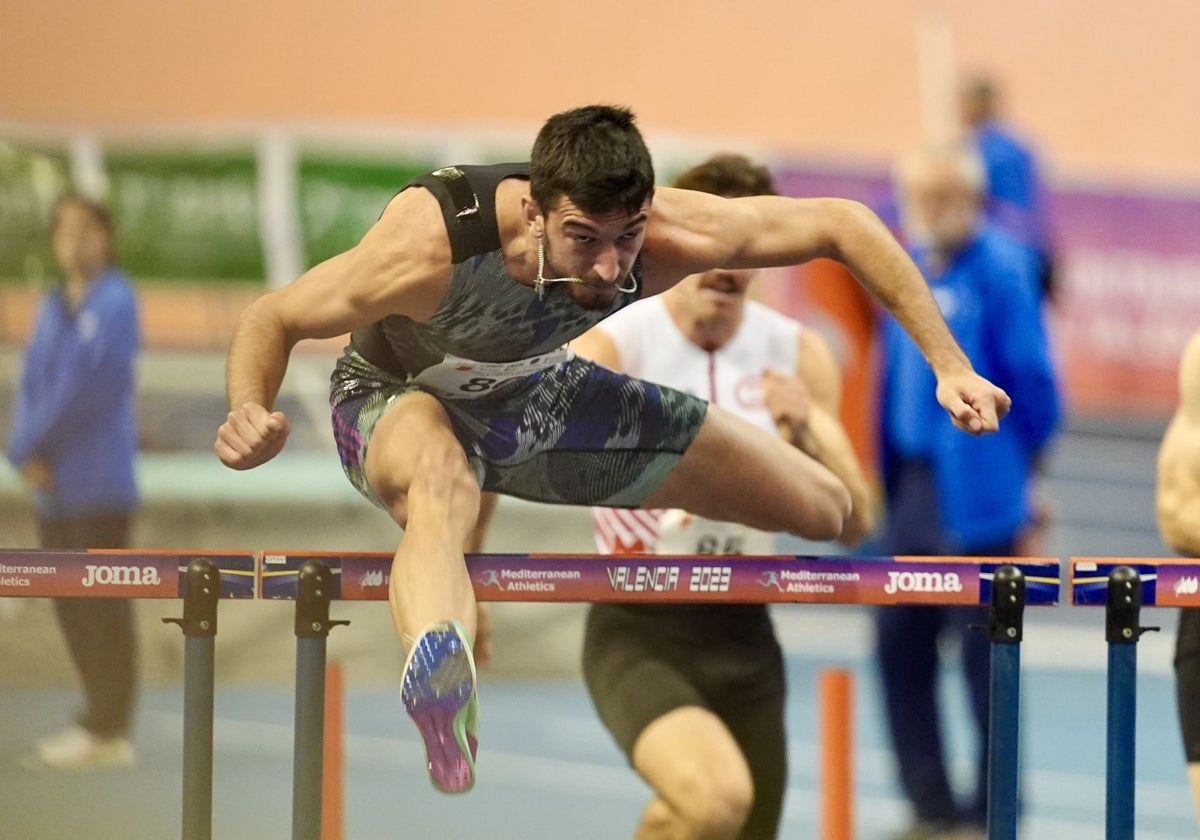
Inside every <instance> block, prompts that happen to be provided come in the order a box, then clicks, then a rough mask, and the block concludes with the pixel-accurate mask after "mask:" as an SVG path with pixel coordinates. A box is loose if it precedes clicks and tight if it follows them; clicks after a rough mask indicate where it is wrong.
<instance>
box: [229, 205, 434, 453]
mask: <svg viewBox="0 0 1200 840" xmlns="http://www.w3.org/2000/svg"><path fill="white" fill-rule="evenodd" d="M449 271H450V244H449V240H448V239H447V237H446V232H445V228H444V226H443V224H442V221H441V213H440V211H439V210H438V206H437V200H436V199H435V198H434V197H433V196H432V195H430V194H429V193H428V192H427V191H425V190H421V189H410V190H405V191H403V192H401V193H400V194H399V195H397V196H396V197H395V198H394V199H392V201H391V203H390V204H389V205H388V207H387V209H386V210H385V211H384V213H383V215H382V216H381V217H380V219H379V221H378V222H376V224H375V225H374V226H373V227H372V228H371V230H369V231H368V232H367V234H366V236H364V237H363V239H362V241H361V242H360V243H359V244H358V245H356V246H355V247H354V248H352V249H350V250H349V251H346V252H345V253H342V254H339V255H338V256H335V257H332V258H331V259H328V260H326V261H325V262H323V263H321V264H319V265H316V266H314V267H313V268H311V269H310V270H308V271H307V272H305V273H304V274H303V275H301V276H300V278H299V279H297V280H296V281H295V282H294V283H292V284H290V285H288V286H286V287H284V288H282V289H277V290H275V291H273V292H270V293H268V294H265V295H263V296H262V297H260V298H258V299H257V300H256V301H254V302H253V303H252V304H250V306H248V307H247V308H246V310H245V311H244V312H243V313H242V316H241V318H240V319H239V320H238V324H237V326H236V328H235V329H234V333H233V339H232V340H231V342H230V345H229V354H228V357H227V360H226V368H225V390H226V397H227V399H228V401H229V408H230V412H229V415H228V416H227V418H226V422H225V423H224V424H223V425H222V426H221V428H220V430H219V431H218V435H217V443H216V445H215V447H214V448H215V449H216V452H217V454H218V455H219V456H220V458H221V460H222V461H223V462H224V463H225V464H226V465H227V466H230V467H233V468H235V469H249V468H251V467H256V466H258V465H259V464H262V463H264V462H266V461H268V460H270V459H271V458H273V457H274V456H275V455H276V454H278V452H279V450H280V449H281V448H282V447H283V443H284V440H285V439H286V437H287V433H288V424H287V418H286V417H284V416H283V414H282V413H280V412H272V411H271V408H272V406H273V405H274V402H275V398H276V396H278V393H279V388H280V386H281V385H282V383H283V377H284V374H285V372H286V370H287V361H288V356H289V355H290V353H291V350H292V348H293V347H294V346H295V345H296V342H298V341H300V340H302V339H306V338H331V337H333V336H337V335H342V334H344V333H347V332H349V331H351V330H353V329H355V328H356V327H360V326H363V325H366V324H370V323H373V322H374V321H377V320H379V319H380V318H383V317H385V316H387V315H392V314H397V315H408V316H409V317H412V318H415V319H418V320H423V319H425V318H427V317H429V315H431V314H432V313H433V312H434V310H435V309H436V308H437V305H438V303H439V302H440V300H441V298H442V296H443V295H444V294H445V289H446V285H447V283H448V281H449Z"/></svg>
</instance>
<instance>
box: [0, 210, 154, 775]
mask: <svg viewBox="0 0 1200 840" xmlns="http://www.w3.org/2000/svg"><path fill="white" fill-rule="evenodd" d="M52 234H53V244H54V256H55V260H56V261H57V263H58V266H59V268H60V269H61V272H62V274H61V277H60V282H58V283H57V284H56V285H55V286H54V287H53V288H51V289H50V290H49V291H48V292H47V294H46V295H45V297H44V299H43V301H42V303H41V307H40V309H39V312H38V316H37V323H36V326H35V327H34V331H33V336H32V338H31V340H30V342H29V345H28V347H27V350H26V354H25V360H24V368H23V371H22V374H21V379H20V384H19V386H18V390H17V394H16V406H15V416H14V422H13V430H12V437H11V440H10V441H9V443H8V451H7V456H8V460H9V461H11V462H12V464H13V466H15V467H16V468H17V470H18V471H19V472H20V474H21V475H22V477H23V478H24V479H25V480H26V482H27V483H28V485H29V486H30V488H31V490H32V493H33V499H34V508H35V511H36V516H37V526H38V537H39V542H40V544H41V547H42V548H45V549H82V548H124V547H126V546H127V545H128V541H129V532H130V525H131V519H132V515H133V513H134V512H135V510H136V509H137V507H138V504H139V497H138V489H137V485H136V482H135V478H134V459H135V456H136V452H137V424H136V417H135V405H134V388H135V382H134V379H135V370H134V369H135V363H136V358H137V355H138V352H139V347H140V343H141V340H140V331H139V324H138V310H137V302H136V299H135V297H134V292H133V288H132V286H131V284H130V281H129V278H127V277H126V276H125V275H124V274H123V273H122V272H121V271H120V270H118V269H117V268H115V267H114V266H113V248H112V240H113V230H112V223H111V221H110V218H109V215H108V213H107V212H106V211H105V210H104V208H103V207H101V206H100V205H99V204H97V203H95V202H93V201H91V200H89V199H86V198H84V197H81V196H69V197H67V198H64V199H63V200H62V201H60V202H59V204H58V205H57V206H56V208H55V211H54V217H53V229H52ZM55 609H56V612H57V615H58V620H59V624H60V626H61V627H62V630H63V634H64V636H65V638H66V643H67V648H68V650H69V651H70V653H71V658H72V660H73V662H74V665H75V668H76V670H77V671H78V673H79V677H80V681H81V683H82V686H83V691H84V696H85V701H86V702H85V706H84V710H83V713H82V714H81V715H80V717H79V719H78V722H77V724H76V725H74V726H71V727H69V728H67V729H65V730H64V731H62V732H60V733H59V734H57V735H54V736H52V737H50V738H47V739H46V740H43V741H41V742H39V743H38V744H37V747H36V749H35V750H34V752H33V753H32V754H31V755H30V756H29V757H28V758H27V763H28V764H33V765H37V766H42V767H52V768H59V769H72V770H76V769H88V768H94V767H110V766H125V765H129V764H132V762H133V748H132V745H131V742H130V739H129V733H130V727H131V723H132V716H133V707H134V702H135V695H136V682H137V673H136V671H137V667H136V656H137V651H136V636H135V631H134V623H133V608H132V605H131V604H130V602H129V601H128V600H125V599H120V598H74V599H67V598H61V599H58V600H56V601H55Z"/></svg>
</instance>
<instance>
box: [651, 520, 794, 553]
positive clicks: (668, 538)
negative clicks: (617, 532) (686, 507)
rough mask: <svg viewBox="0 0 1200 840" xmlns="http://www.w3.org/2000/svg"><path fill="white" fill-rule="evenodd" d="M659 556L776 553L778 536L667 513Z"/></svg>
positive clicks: (659, 536)
mask: <svg viewBox="0 0 1200 840" xmlns="http://www.w3.org/2000/svg"><path fill="white" fill-rule="evenodd" d="M659 528H660V530H659V535H658V544H657V545H656V546H655V553H657V554H743V555H762V554H774V553H775V536H774V535H773V534H768V533H766V532H765V531H758V530H755V529H754V528H749V527H747V526H745V525H739V524H738V523H736V522H718V521H716V520H714V519H705V518H704V517H702V516H695V515H693V514H690V513H688V512H687V511H683V510H668V511H664V512H663V514H662V517H661V518H660V519H659Z"/></svg>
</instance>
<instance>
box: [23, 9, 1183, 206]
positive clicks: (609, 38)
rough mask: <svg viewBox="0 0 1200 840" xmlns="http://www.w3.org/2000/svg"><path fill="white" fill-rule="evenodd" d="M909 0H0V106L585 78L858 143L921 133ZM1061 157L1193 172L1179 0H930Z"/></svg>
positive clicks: (517, 98) (531, 109)
mask: <svg viewBox="0 0 1200 840" xmlns="http://www.w3.org/2000/svg"><path fill="white" fill-rule="evenodd" d="M929 5H930V3H929V2H925V3H922V2H919V0H861V1H860V2H856V0H845V2H837V3H834V2H828V0H822V2H814V0H744V2H740V3H734V2H729V0H690V2H665V0H591V2H579V0H560V2H557V3H547V4H540V3H511V2H507V3H484V2H479V0H433V2H419V3H418V2H412V0H409V2H403V0H401V1H400V2H383V0H358V2H353V1H352V0H351V1H350V2H336V3H335V2H330V1H329V0H259V1H258V2H256V0H246V2H237V3H234V2H229V0H210V1H209V2H197V0H169V2H161V0H153V2H152V0H106V1H105V2H103V3H82V2H79V0H3V5H2V7H0V41H2V42H3V43H2V47H3V48H2V49H0V79H3V80H4V81H3V85H0V119H3V120H8V121H13V122H18V123H32V124H35V125H41V124H48V125H68V126H71V127H78V126H84V127H87V126H101V127H112V126H121V125H124V126H128V125H144V124H154V125H158V124H181V123H182V124H186V123H194V122H206V123H223V122H230V121H244V120H253V121H288V122H292V121H296V122H309V121H314V122H320V123H326V122H355V123H380V122H385V123H389V124H391V123H395V124H404V123H410V122H420V123H431V122H433V123H438V122H445V121H450V122H454V123H465V124H470V123H479V122H481V121H482V122H485V123H487V124H500V125H503V126H509V127H513V128H517V129H521V130H525V129H529V130H530V131H531V132H532V130H533V129H534V128H536V125H537V124H538V123H539V122H540V120H541V119H543V118H544V117H545V116H547V115H548V114H549V113H552V112H554V111H556V110H560V109H562V108H565V107H570V106H572V105H576V104H581V103H584V102H587V101H609V102H619V103H624V104H628V105H631V106H633V107H634V108H635V110H637V111H638V112H639V114H640V116H641V121H642V124H643V126H644V128H646V129H647V131H649V132H673V133H681V134H685V135H699V136H703V137H706V138H713V137H716V138H720V139H722V140H723V139H726V138H728V139H729V141H730V142H731V143H733V142H736V141H737V140H738V139H742V138H748V139H751V140H753V141H754V142H755V144H756V145H757V146H758V147H760V148H771V149H776V150H779V151H781V152H788V153H799V154H805V155H819V156H826V157H831V158H836V159H854V158H867V159H870V160H871V161H872V162H879V161H882V160H886V159H887V158H889V157H890V156H891V155H892V154H893V153H894V152H895V151H897V150H898V149H900V148H902V147H904V146H906V145H908V144H911V143H912V142H914V141H916V140H917V139H918V138H919V136H920V132H921V122H920V108H919V101H918V93H917V91H918V70H917V66H918V65H917V60H916V56H915V47H914V43H915V38H914V34H913V21H914V19H915V16H916V15H917V13H918V12H919V11H920V10H921V9H922V8H924V7H927V6H929ZM940 8H941V9H943V10H944V11H945V13H946V16H947V18H948V20H949V22H950V24H951V29H952V31H953V34H954V43H955V49H956V53H957V58H958V59H959V62H960V64H963V65H967V66H978V65H985V66H988V67H990V68H993V69H994V70H995V71H997V72H998V73H999V74H1000V75H1001V76H1002V77H1003V78H1004V79H1006V80H1007V83H1008V85H1009V88H1010V91H1011V96H1010V103H1009V104H1010V108H1009V110H1010V112H1011V113H1012V115H1013V117H1014V118H1015V119H1016V121H1017V122H1019V123H1020V124H1021V125H1023V126H1024V127H1025V128H1026V129H1027V130H1028V131H1029V133H1030V134H1032V135H1034V136H1035V137H1036V138H1037V139H1038V140H1039V141H1040V143H1041V146H1042V147H1043V150H1044V151H1045V152H1046V153H1047V154H1048V157H1049V159H1050V160H1051V161H1052V162H1053V166H1054V171H1055V173H1056V174H1057V175H1058V176H1060V177H1063V176H1067V177H1086V178H1093V179H1096V178H1098V179H1102V180H1122V181H1137V182H1142V183H1145V182H1155V183H1167V184H1178V183H1181V182H1182V183H1185V184H1187V185H1188V186H1189V187H1191V188H1197V187H1200V141H1198V140H1197V138H1200V107H1198V106H1200V48H1198V47H1197V45H1200V3H1196V2H1194V0H1142V2H1130V1H1129V0H1103V2H1099V3H1098V2H1095V0H1014V2H1011V3H986V2H979V0H945V2H943V3H942V4H940Z"/></svg>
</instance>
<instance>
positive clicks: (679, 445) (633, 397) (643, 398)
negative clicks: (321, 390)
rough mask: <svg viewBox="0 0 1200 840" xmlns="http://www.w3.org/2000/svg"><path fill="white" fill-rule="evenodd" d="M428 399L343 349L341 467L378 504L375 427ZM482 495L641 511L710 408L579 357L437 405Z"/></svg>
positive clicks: (336, 411) (337, 385)
mask: <svg viewBox="0 0 1200 840" xmlns="http://www.w3.org/2000/svg"><path fill="white" fill-rule="evenodd" d="M409 391H425V392H426V393H428V391H427V390H426V389H425V388H424V387H423V386H421V385H420V384H418V383H415V382H413V381H412V380H410V379H404V378H399V377H396V376H393V375H392V374H389V373H388V372H386V371H384V370H383V369H381V368H378V367H376V366H374V365H372V364H370V363H369V362H367V361H366V360H365V359H364V358H363V357H362V356H360V355H359V354H358V353H356V352H355V351H354V350H352V349H350V348H347V350H346V352H345V353H344V354H343V355H342V357H341V358H340V359H339V360H338V363H337V365H336V367H335V368H334V371H333V376H332V377H331V383H330V406H331V408H332V414H333V430H334V437H335V439H336V441H337V448H338V454H339V455H340V456H341V460H342V467H343V469H344V470H345V471H346V475H347V477H348V478H349V479H350V482H351V483H352V484H353V485H354V486H355V487H356V488H357V489H358V491H359V492H360V493H362V494H363V495H364V496H366V497H367V498H368V499H370V500H371V501H372V502H374V503H375V504H377V505H380V504H381V503H380V501H379V499H378V498H377V497H376V495H375V493H374V491H373V490H372V489H371V487H370V484H369V483H368V482H367V478H366V472H365V468H364V464H365V456H366V451H367V446H368V445H369V444H370V440H371V433H372V431H373V430H374V428H375V423H376V422H377V421H378V420H379V418H380V417H381V416H383V413H384V412H385V411H387V409H388V408H389V407H390V406H391V405H392V404H393V403H394V402H395V401H396V400H397V399H399V398H400V397H401V396H403V395H404V394H405V393H408V392H409ZM438 399H439V402H440V403H441V405H442V407H443V408H444V409H445V410H446V413H447V415H448V416H449V417H450V422H451V424H452V426H453V428H454V433H455V435H456V436H457V438H458V440H459V442H460V443H461V444H462V446H463V449H464V451H465V452H466V455H467V460H468V462H469V463H470V465H471V468H472V469H473V470H474V471H475V475H476V478H477V479H478V480H479V483H480V486H481V487H482V488H483V489H484V490H489V491H495V492H498V493H503V494H505V495H509V496H518V497H520V498H523V499H530V500H532V501H538V502H549V503H557V504H572V505H604V506H607V507H639V506H640V505H641V504H642V502H643V501H644V500H645V499H646V498H647V497H648V496H649V495H650V494H651V493H652V492H653V491H654V490H655V489H657V488H658V486H659V485H660V484H661V483H662V481H663V479H665V478H666V477H667V474H668V473H670V471H671V470H672V469H673V468H674V466H675V465H676V464H677V463H678V462H679V459H680V457H681V456H682V455H683V453H684V452H685V451H686V450H687V448H688V446H689V445H690V444H691V442H692V440H693V439H694V438H695V436H696V433H697V432H698V431H699V429H700V424H701V423H702V422H703V421H704V416H705V413H706V411H707V410H708V404H707V403H706V402H704V401H703V400H700V399H697V398H696V397H693V396H690V395H688V394H684V393H682V392H681V391H676V390H673V389H671V388H665V387H662V386H659V385H654V384H652V383H649V382H643V381H641V380H638V379H633V378H632V377H628V376H624V375H622V374H618V373H614V372H613V371H611V370H609V369H608V368H605V367H602V366H600V365H596V364H593V363H592V362H590V361H587V360H585V359H580V358H571V359H569V360H567V361H564V362H562V363H560V364H558V365H557V366H555V367H551V368H548V369H546V370H543V371H539V372H537V373H534V374H532V375H530V376H528V377H525V378H523V379H520V380H514V381H513V382H511V383H508V384H506V385H504V386H503V387H501V388H497V389H496V390H494V391H492V392H491V393H489V394H488V395H487V396H485V397H477V398H471V399H442V398H440V397H439V398H438Z"/></svg>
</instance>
